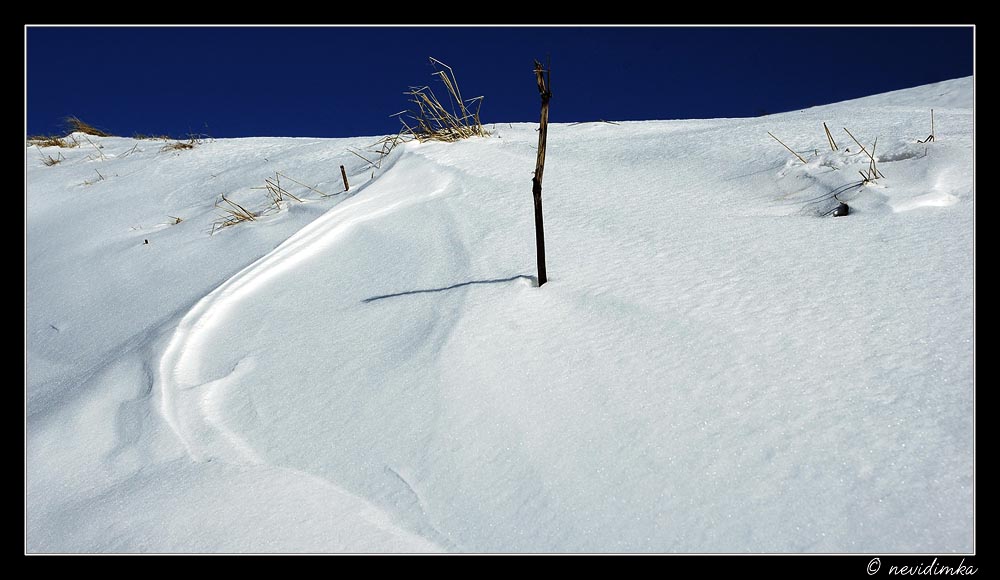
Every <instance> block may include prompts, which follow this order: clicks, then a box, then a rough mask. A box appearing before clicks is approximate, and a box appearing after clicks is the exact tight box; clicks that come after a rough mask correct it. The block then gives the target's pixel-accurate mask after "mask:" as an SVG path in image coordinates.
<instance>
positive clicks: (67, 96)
mask: <svg viewBox="0 0 1000 580" xmlns="http://www.w3.org/2000/svg"><path fill="white" fill-rule="evenodd" d="M26 30H27V103H26V106H27V122H28V127H27V129H28V133H29V134H50V133H58V132H61V121H62V119H63V118H64V117H66V116H67V115H76V116H78V117H80V118H82V119H84V120H86V121H88V122H90V123H91V124H93V125H96V126H98V127H100V128H103V129H105V130H109V131H110V132H112V133H115V134H120V135H132V134H134V133H146V134H164V133H166V134H170V135H173V136H183V135H186V134H188V133H208V134H210V135H212V136H213V137H242V136H265V135H273V136H288V137H298V136H316V137H347V136H361V135H376V134H385V133H390V132H396V131H397V130H398V128H399V123H398V121H397V120H396V119H391V118H389V115H391V114H393V113H396V112H398V111H400V110H402V109H405V108H406V106H407V103H406V97H405V96H404V95H403V94H402V91H404V90H405V89H406V88H407V87H409V86H411V85H423V84H431V83H436V82H437V81H434V80H433V79H432V77H431V76H430V73H431V72H433V70H434V69H433V67H432V66H431V65H430V63H429V61H428V58H427V57H429V56H433V57H435V58H438V59H440V60H442V61H444V62H446V63H448V64H449V65H451V66H452V67H453V68H454V69H455V73H456V75H457V76H458V80H459V83H460V85H461V89H462V92H463V93H464V95H465V97H466V98H469V97H474V96H478V95H485V96H486V99H485V102H484V104H483V108H482V117H483V122H484V123H493V122H517V121H537V117H538V102H539V100H538V91H537V88H536V86H535V82H534V77H533V73H532V60H533V59H534V58H539V59H542V60H544V59H545V58H546V57H547V56H548V57H550V58H551V65H552V90H553V100H552V109H551V120H552V121H553V122H572V121H588V120H597V119H607V120H641V119H680V118H713V117H747V116H754V115H758V114H761V113H765V112H766V113H777V112H782V111H789V110H794V109H801V108H805V107H809V106H814V105H820V104H825V103H831V102H836V101H842V100H845V99H850V98H854V97H860V96H865V95H870V94H876V93H881V92H885V91H890V90H895V89H900V88H906V87H912V86H917V85H922V84H926V83H931V82H936V81H941V80H946V79H951V78H957V77H963V76H968V75H971V74H972V66H973V29H972V28H971V27H948V28H933V29H931V28H926V27H877V28H876V27H850V28H846V27H816V28H807V27H754V28H744V27H728V28H727V27H716V28H703V27H699V28H696V27H682V28H669V27H617V28H616V27H600V28H595V27H545V28H537V27H534V28H532V27H483V28H479V27H477V28H459V27H443V28H442V27H437V28H434V27H406V28H401V27H391V28H386V27H353V28H331V27H319V28H313V27H308V28H306V27H279V28H246V27H223V28H219V27H184V28H181V27H166V28H163V27H160V28H152V27H138V28H125V27H112V28H108V27H105V28H95V27H29V28H27V29H26Z"/></svg>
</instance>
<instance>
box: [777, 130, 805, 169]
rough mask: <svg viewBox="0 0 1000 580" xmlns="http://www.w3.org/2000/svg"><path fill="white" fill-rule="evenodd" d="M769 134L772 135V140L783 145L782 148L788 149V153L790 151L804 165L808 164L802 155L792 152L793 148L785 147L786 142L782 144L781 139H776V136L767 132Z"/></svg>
mask: <svg viewBox="0 0 1000 580" xmlns="http://www.w3.org/2000/svg"><path fill="white" fill-rule="evenodd" d="M767 134H768V135H771V138H772V139H774V140H775V141H777V142H778V143H781V146H782V147H784V148H785V149H788V151H789V152H790V153H791V154H792V155H794V156H796V157H798V158H799V161H801V162H802V163H806V160H805V159H803V158H802V156H801V155H799V154H798V153H796V152H795V151H793V150H792V148H791V147H789V146H788V145H785V144H784V142H782V141H781V139H778V138H777V137H775V136H774V135H773V134H772V133H771V132H770V131H768V132H767Z"/></svg>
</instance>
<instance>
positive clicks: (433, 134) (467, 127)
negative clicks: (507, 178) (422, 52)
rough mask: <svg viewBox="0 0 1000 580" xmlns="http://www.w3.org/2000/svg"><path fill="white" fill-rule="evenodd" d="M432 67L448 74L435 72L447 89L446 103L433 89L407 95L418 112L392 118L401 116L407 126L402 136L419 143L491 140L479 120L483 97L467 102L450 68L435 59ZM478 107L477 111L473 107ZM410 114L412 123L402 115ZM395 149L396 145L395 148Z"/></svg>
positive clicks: (422, 88) (410, 92)
mask: <svg viewBox="0 0 1000 580" xmlns="http://www.w3.org/2000/svg"><path fill="white" fill-rule="evenodd" d="M431 64H433V65H434V66H435V67H437V66H441V67H442V68H444V69H446V70H447V72H446V71H445V70H438V71H435V72H434V73H433V74H434V76H436V77H438V80H439V81H441V83H442V84H443V85H444V88H445V95H446V96H447V99H446V102H445V103H442V102H441V100H440V99H438V97H437V95H436V94H434V91H433V90H432V89H431V88H430V87H426V86H425V87H411V88H410V90H409V91H406V92H404V93H403V94H404V95H407V96H408V97H409V100H410V102H411V103H413V104H414V105H416V110H406V111H401V112H399V113H396V114H395V115H392V116H394V117H395V116H399V120H400V122H401V123H402V124H403V130H402V131H401V132H400V135H406V136H408V137H411V138H413V139H416V140H417V141H445V142H451V141H458V140H460V139H467V138H469V137H487V136H489V132H488V131H487V130H486V129H485V128H484V127H483V124H482V123H481V122H480V120H479V109H480V107H482V104H483V97H481V96H480V97H475V98H472V99H468V100H466V99H463V98H462V92H461V90H460V89H459V88H458V79H456V78H455V72H454V71H453V70H452V69H451V67H450V66H448V65H446V64H445V63H443V62H441V61H439V60H437V59H436V58H433V57H432V58H431ZM473 106H474V107H475V111H473V110H471V109H470V107H473ZM404 114H407V116H408V117H409V119H410V123H407V122H406V119H404V118H403V116H402V115H404ZM393 146H395V144H393Z"/></svg>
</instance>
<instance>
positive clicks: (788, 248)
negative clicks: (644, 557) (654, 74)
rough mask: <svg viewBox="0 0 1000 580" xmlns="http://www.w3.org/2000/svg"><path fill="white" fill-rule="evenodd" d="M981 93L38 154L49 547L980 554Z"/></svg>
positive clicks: (32, 178)
mask: <svg viewBox="0 0 1000 580" xmlns="http://www.w3.org/2000/svg"><path fill="white" fill-rule="evenodd" d="M972 92H973V83H972V79H971V78H965V79H957V80H954V81H946V82H943V83H938V84H935V85H929V86H926V87H919V88H915V89H909V90H906V91H897V92H895V93H889V94H887V95H880V96H873V97H867V98H864V99H860V100H857V101H852V102H847V103H841V104H836V105H829V106H824V107H817V108H813V109H808V110H804V111H799V112H793V113H785V114H780V115H772V116H767V117H761V118H755V119H718V120H681V121H649V122H626V123H621V124H618V125H612V124H605V123H594V124H582V125H572V126H570V125H553V126H551V127H550V130H549V142H548V158H547V163H546V173H545V184H544V203H545V220H546V221H545V227H546V246H547V250H548V273H549V283H548V284H546V285H544V286H542V287H541V288H538V287H536V286H535V283H534V280H533V276H534V274H535V263H534V256H535V250H534V233H533V209H532V202H531V194H530V187H531V175H532V170H533V168H534V158H535V144H536V140H537V133H536V131H535V125H532V124H520V125H512V126H511V125H507V124H498V125H495V126H492V127H490V128H491V129H492V130H493V135H492V136H491V137H490V138H486V139H472V140H467V141H463V142H457V143H451V144H443V143H425V144H418V143H408V144H406V145H403V146H400V147H397V148H396V149H395V150H394V151H393V152H392V153H391V154H390V155H389V156H388V157H387V158H386V159H385V160H384V162H383V163H382V165H381V167H380V168H379V169H375V170H374V171H373V169H372V168H370V167H368V165H367V164H366V163H365V162H364V161H362V160H361V159H359V158H358V157H357V156H355V155H354V154H352V153H351V152H350V151H349V150H348V148H353V149H355V150H362V149H364V148H365V146H366V145H369V144H370V143H372V142H373V141H374V140H375V138H357V139H275V138H259V139H220V140H210V141H205V142H202V143H199V144H198V145H196V146H195V147H194V148H193V149H190V150H170V151H162V150H161V147H162V145H163V144H162V143H161V142H156V141H138V142H137V141H136V140H134V139H128V138H95V137H90V138H89V141H88V140H87V139H86V138H83V137H82V136H80V137H79V139H78V140H79V141H80V143H81V145H80V146H79V147H76V148H71V149H64V148H63V149H61V148H56V147H46V148H41V149H39V148H37V147H35V146H31V147H28V149H27V158H26V159H27V195H26V215H27V223H26V229H27V245H26V269H27V297H26V312H27V316H26V341H27V344H26V359H27V360H26V365H27V380H26V397H25V399H26V480H27V481H26V484H27V490H26V549H27V550H28V551H31V552H38V551H41V552H52V551H55V552H78V551H83V552H105V551H112V552H133V551H169V552H185V551H196V552H213V551H227V552H247V551H253V552H288V551H291V552H302V551H309V552H332V551H353V552H365V551H395V552H414V551H465V552H520V551H531V552H548V551H558V552H578V551H586V552H633V551H639V552H947V551H971V550H973V548H974V545H973V535H972V530H973V415H974V407H973V395H974V385H973V377H974V366H973V352H974V343H973V326H974V319H973V289H974V282H973V272H974V254H973V241H974V232H973V225H974V208H975V206H974V192H973V138H972V128H973V118H972ZM552 106H553V107H558V106H559V105H558V100H554V101H553V103H552ZM932 107H933V108H934V116H935V127H936V140H935V141H934V142H932V143H927V144H919V143H917V140H918V139H923V138H925V137H927V135H928V133H929V132H930V119H929V114H930V111H929V110H930V108H932ZM823 122H826V123H827V125H828V126H829V127H830V129H831V131H832V133H833V136H834V139H835V140H836V141H837V144H838V145H839V147H840V151H839V152H832V151H831V150H830V147H829V145H827V140H826V136H825V135H824V132H823V126H822V123H823ZM843 127H847V128H848V129H850V130H851V132H852V133H853V134H854V135H855V136H856V137H857V138H858V139H859V140H861V141H862V143H864V144H865V145H866V147H868V150H869V151H870V150H871V144H872V143H873V141H874V140H875V138H876V137H877V138H878V145H877V148H876V150H875V153H876V157H877V159H878V168H879V170H880V171H881V172H882V173H884V175H885V177H884V178H882V179H878V180H877V181H876V182H874V183H868V184H864V185H862V184H861V183H860V182H861V176H860V175H859V171H861V170H867V169H868V161H869V160H868V158H867V156H866V155H865V154H864V153H861V152H860V151H859V150H858V148H857V146H856V145H855V143H854V142H853V141H852V140H851V139H850V138H849V137H848V136H847V134H846V133H845V132H844V131H843V130H842V128H843ZM768 131H771V132H773V133H774V134H775V135H776V136H777V137H779V138H781V140H782V141H784V142H785V143H787V144H788V145H789V146H791V147H792V148H794V149H795V150H797V151H799V152H800V153H801V154H802V155H803V156H804V157H805V158H806V161H807V163H806V164H803V163H802V162H800V161H799V160H797V159H795V158H794V157H792V155H791V154H790V153H788V151H786V150H785V149H783V148H782V147H781V146H780V145H779V144H778V143H776V142H775V141H774V140H773V139H771V137H769V136H768ZM60 155H62V156H63V157H64V158H65V159H64V160H61V161H60V162H59V163H58V164H55V165H51V166H47V165H45V164H43V162H42V160H43V158H45V157H49V156H51V157H52V158H54V159H59V158H60V157H59V156H60ZM340 165H345V166H346V167H347V171H348V175H349V178H350V182H351V189H350V191H349V192H348V193H338V192H341V190H342V189H343V186H342V183H341V177H340V169H339V167H340ZM275 172H280V174H281V176H279V178H280V179H281V180H282V181H281V183H282V186H283V187H286V188H287V190H288V191H289V192H290V193H292V194H294V195H296V196H297V197H299V198H301V199H302V201H301V202H297V201H295V200H293V199H286V201H285V202H282V204H281V205H280V208H272V211H267V212H266V213H264V215H262V216H261V217H260V218H259V219H258V220H256V221H253V222H245V223H240V224H237V225H235V226H232V227H228V228H224V229H221V230H217V231H215V232H214V234H213V233H211V232H212V229H213V222H215V221H216V220H217V219H218V215H219V210H217V209H216V208H215V203H216V202H217V201H219V199H220V195H222V194H225V195H226V197H227V198H229V199H232V200H234V201H236V202H237V203H239V204H241V205H243V206H244V207H246V208H247V209H248V210H250V211H253V212H259V211H262V210H264V209H265V208H266V207H267V205H268V203H269V200H268V199H267V196H266V191H265V190H264V189H261V188H262V187H263V186H264V185H265V179H266V178H272V179H274V178H275ZM292 180H294V181H292ZM296 182H300V183H296ZM302 184H306V185H308V186H311V187H312V188H314V189H313V190H310V189H307V188H305V187H303V186H302ZM320 192H322V193H326V194H330V195H329V196H327V197H324V196H322V195H321V193H320ZM834 194H836V198H834V197H833V196H834ZM839 201H846V202H847V203H848V204H849V205H850V206H851V212H852V213H851V214H850V215H849V216H847V217H844V218H833V217H824V215H823V214H826V213H828V212H829V211H830V210H831V209H832V208H833V207H834V206H835V205H836V204H837V203H838V202H839ZM174 218H180V221H179V223H175V222H176V221H177V220H176V219H174Z"/></svg>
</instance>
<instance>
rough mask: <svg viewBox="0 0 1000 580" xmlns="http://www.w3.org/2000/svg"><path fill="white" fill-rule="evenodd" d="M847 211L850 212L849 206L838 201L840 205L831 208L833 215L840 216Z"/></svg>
mask: <svg viewBox="0 0 1000 580" xmlns="http://www.w3.org/2000/svg"><path fill="white" fill-rule="evenodd" d="M849 213H851V208H850V207H849V206H848V205H847V204H846V203H844V202H840V205H838V206H837V207H836V208H834V210H833V217H840V216H844V215H847V214H849Z"/></svg>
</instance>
